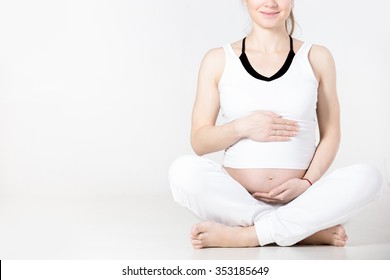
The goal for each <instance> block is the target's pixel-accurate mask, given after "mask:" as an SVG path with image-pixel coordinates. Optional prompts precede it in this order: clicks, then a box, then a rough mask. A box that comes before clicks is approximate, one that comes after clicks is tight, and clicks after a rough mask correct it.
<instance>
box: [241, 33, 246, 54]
mask: <svg viewBox="0 0 390 280" xmlns="http://www.w3.org/2000/svg"><path fill="white" fill-rule="evenodd" d="M245 39H246V37H245V38H244V39H242V49H241V54H243V53H245Z"/></svg>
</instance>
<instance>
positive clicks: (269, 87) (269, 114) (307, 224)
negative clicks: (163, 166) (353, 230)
mask: <svg viewBox="0 0 390 280" xmlns="http://www.w3.org/2000/svg"><path fill="white" fill-rule="evenodd" d="M293 4H294V1H293V0H247V1H245V5H246V6H247V9H248V13H249V15H250V17H251V19H252V23H253V28H252V30H251V32H250V33H249V34H248V35H247V37H245V38H243V39H242V40H240V41H238V42H235V43H232V44H227V45H225V46H223V47H222V48H217V49H212V50H210V51H209V52H208V53H207V54H206V55H205V57H204V59H203V61H202V64H201V68H200V71H199V78H198V89H197V95H196V100H195V104H194V108H193V115H192V128H191V143H192V147H193V149H194V151H195V153H196V154H197V155H186V156H182V157H180V158H178V159H177V160H175V161H174V162H173V163H172V165H171V168H170V171H169V176H170V185H171V190H172V193H173V196H174V199H175V200H176V201H177V202H178V203H179V204H180V205H183V206H185V207H187V208H189V209H190V210H191V211H193V212H194V213H195V214H197V215H198V216H199V217H201V218H203V219H205V221H203V222H201V223H199V224H196V225H194V226H193V228H192V231H191V239H192V245H193V247H194V248H205V247H254V246H263V245H266V244H270V243H276V244H278V245H280V246H290V245H294V244H297V243H300V244H318V245H320V244H329V245H334V246H344V245H345V244H346V241H347V234H346V232H345V230H344V227H343V226H342V224H343V223H345V222H346V221H348V220H349V219H350V218H351V217H352V216H353V215H354V214H356V212H357V211H359V210H360V209H362V208H363V207H364V206H365V205H366V204H367V203H369V202H370V201H372V200H373V199H375V198H376V197H377V196H378V195H379V194H380V190H381V177H380V173H379V172H378V171H377V169H376V168H375V167H373V166H370V165H366V164H359V165H353V166H348V167H345V168H340V169H338V170H336V171H334V172H333V173H331V174H329V175H326V176H324V174H325V172H326V171H327V170H328V168H329V166H330V165H331V163H332V161H333V160H334V158H335V155H336V152H337V150H338V147H339V142H340V120H339V115H340V113H339V103H338V98H337V92H336V71H335V65H334V61H333V58H332V55H331V54H330V52H329V51H328V50H327V49H326V48H325V47H323V46H319V45H312V44H309V43H308V42H302V41H299V40H297V39H294V38H292V37H291V35H292V32H293V28H294V17H293V14H292V8H293ZM219 113H221V116H222V118H223V120H224V122H223V123H222V124H216V120H217V117H218V114H219ZM317 125H318V128H319V140H318V141H317V140H316V130H317ZM221 150H224V151H225V152H224V157H223V163H222V165H219V164H217V163H215V162H213V161H211V160H209V159H207V158H205V157H202V155H205V154H208V153H212V152H216V151H221Z"/></svg>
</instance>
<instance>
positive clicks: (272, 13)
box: [260, 12, 278, 16]
mask: <svg viewBox="0 0 390 280" xmlns="http://www.w3.org/2000/svg"><path fill="white" fill-rule="evenodd" d="M260 13H262V14H263V15H265V16H275V15H277V14H278V12H260Z"/></svg>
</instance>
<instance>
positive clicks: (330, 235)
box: [298, 225, 348, 247]
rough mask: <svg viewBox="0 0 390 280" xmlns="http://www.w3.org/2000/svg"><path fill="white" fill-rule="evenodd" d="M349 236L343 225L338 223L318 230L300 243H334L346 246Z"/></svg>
mask: <svg viewBox="0 0 390 280" xmlns="http://www.w3.org/2000/svg"><path fill="white" fill-rule="evenodd" d="M347 240H348V236H347V234H346V233H345V229H344V227H343V226H342V225H337V226H334V227H331V228H327V229H324V230H321V231H319V232H316V233H315V234H313V235H311V236H309V237H308V238H306V239H304V240H302V241H301V242H299V243H298V244H301V245H333V246H337V247H344V246H345V244H346V243H347Z"/></svg>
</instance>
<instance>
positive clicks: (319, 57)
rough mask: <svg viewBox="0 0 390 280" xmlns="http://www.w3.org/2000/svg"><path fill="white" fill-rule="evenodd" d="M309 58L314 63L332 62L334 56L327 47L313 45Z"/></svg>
mask: <svg viewBox="0 0 390 280" xmlns="http://www.w3.org/2000/svg"><path fill="white" fill-rule="evenodd" d="M309 58H310V59H311V60H313V61H314V62H316V61H318V62H325V61H332V60H333V55H332V53H331V51H330V50H329V49H328V48H327V47H325V46H323V45H317V44H313V45H312V46H311V50H310V53H309Z"/></svg>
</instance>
